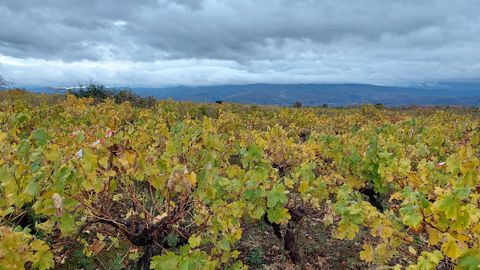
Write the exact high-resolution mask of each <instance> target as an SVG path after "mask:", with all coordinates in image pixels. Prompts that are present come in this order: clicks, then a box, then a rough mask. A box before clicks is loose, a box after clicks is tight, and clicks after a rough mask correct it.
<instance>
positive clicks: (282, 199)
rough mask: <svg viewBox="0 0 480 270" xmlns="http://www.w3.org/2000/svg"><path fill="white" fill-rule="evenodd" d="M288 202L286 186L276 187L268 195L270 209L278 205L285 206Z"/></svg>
mask: <svg viewBox="0 0 480 270" xmlns="http://www.w3.org/2000/svg"><path fill="white" fill-rule="evenodd" d="M287 201H288V196H287V194H285V186H284V185H276V186H275V187H273V188H272V190H270V191H269V192H268V195H267V205H268V207H269V208H272V207H275V206H277V205H283V204H284V203H286V202H287Z"/></svg>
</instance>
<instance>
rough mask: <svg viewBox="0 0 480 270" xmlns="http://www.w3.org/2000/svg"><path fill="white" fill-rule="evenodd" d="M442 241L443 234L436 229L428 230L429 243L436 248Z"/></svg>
mask: <svg viewBox="0 0 480 270" xmlns="http://www.w3.org/2000/svg"><path fill="white" fill-rule="evenodd" d="M441 240H442V233H440V232H439V231H438V230H436V229H428V242H429V243H430V245H432V246H434V245H436V244H438V243H439V242H440V241H441Z"/></svg>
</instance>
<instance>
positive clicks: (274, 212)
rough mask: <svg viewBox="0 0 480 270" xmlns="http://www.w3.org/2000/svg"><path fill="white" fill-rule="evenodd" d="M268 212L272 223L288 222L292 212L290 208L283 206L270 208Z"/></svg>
mask: <svg viewBox="0 0 480 270" xmlns="http://www.w3.org/2000/svg"><path fill="white" fill-rule="evenodd" d="M267 213H268V220H269V221H270V222H272V223H277V224H279V223H286V222H288V220H289V219H290V213H288V209H285V208H283V207H275V208H270V209H268V211H267Z"/></svg>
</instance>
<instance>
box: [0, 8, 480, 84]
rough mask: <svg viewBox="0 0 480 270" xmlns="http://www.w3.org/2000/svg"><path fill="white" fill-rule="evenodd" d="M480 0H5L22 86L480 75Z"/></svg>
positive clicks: (7, 49)
mask: <svg viewBox="0 0 480 270" xmlns="http://www.w3.org/2000/svg"><path fill="white" fill-rule="evenodd" d="M479 14H480V1H477V0H431V1H430V0H425V1H419V0H395V1H386V0H325V1H324V0H317V1H315V0H270V1H259V0H257V1H254V0H170V1H169V0H142V1H132V0H102V1H99V0H82V1H77V0H75V1H73V0H43V1H38V0H0V74H3V76H4V77H6V78H7V79H8V80H10V81H15V82H16V83H17V84H22V85H45V86H60V85H76V84H78V83H79V82H85V81H87V80H89V79H94V80H95V81H97V82H99V83H104V84H108V85H129V86H162V85H178V84H184V85H211V84H242V83H258V82H274V83H322V82H325V83H331V82H334V83H343V82H359V83H374V84H388V85H406V84H414V83H422V82H435V81H450V80H479V79H480V15H479Z"/></svg>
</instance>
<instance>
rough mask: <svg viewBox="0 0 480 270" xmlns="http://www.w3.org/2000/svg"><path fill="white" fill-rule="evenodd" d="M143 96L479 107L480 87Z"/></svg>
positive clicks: (234, 88) (269, 88) (337, 87)
mask: <svg viewBox="0 0 480 270" xmlns="http://www.w3.org/2000/svg"><path fill="white" fill-rule="evenodd" d="M29 89H30V90H35V91H39V92H49V93H52V92H58V91H59V89H58V88H45V87H40V88H31V87H29ZM131 89H132V90H133V91H134V92H136V93H137V94H139V95H142V96H154V97H155V98H159V99H166V98H172V99H174V100H179V101H194V102H215V101H217V100H222V101H226V102H238V103H249V104H265V105H267V104H268V105H282V106H290V105H292V104H293V103H294V102H301V103H302V104H303V105H304V106H319V105H323V104H328V106H349V105H358V104H364V103H382V104H384V105H386V106H405V105H464V106H478V105H479V104H480V83H435V84H424V85H416V86H414V87H394V86H379V85H369V84H247V85H218V86H196V87H190V86H177V87H165V88H141V87H133V88H131Z"/></svg>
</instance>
